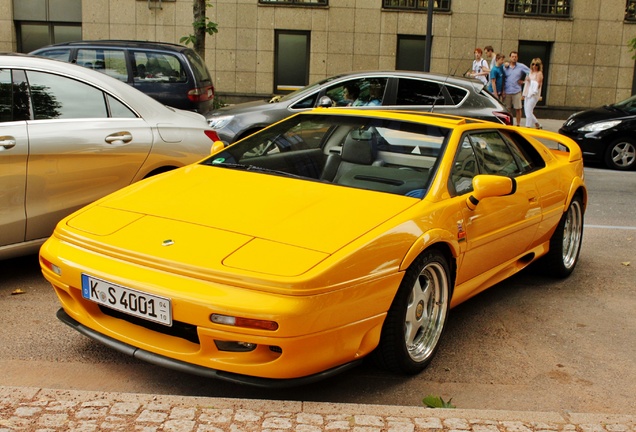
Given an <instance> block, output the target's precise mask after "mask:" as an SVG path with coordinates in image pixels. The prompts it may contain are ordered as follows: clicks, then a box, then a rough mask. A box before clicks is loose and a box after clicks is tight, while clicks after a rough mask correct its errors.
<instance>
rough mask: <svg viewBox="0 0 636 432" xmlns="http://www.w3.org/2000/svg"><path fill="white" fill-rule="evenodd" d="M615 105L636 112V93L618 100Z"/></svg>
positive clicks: (626, 110) (631, 112) (632, 112)
mask: <svg viewBox="0 0 636 432" xmlns="http://www.w3.org/2000/svg"><path fill="white" fill-rule="evenodd" d="M614 106H615V107H617V108H620V109H621V110H623V111H625V112H628V113H630V114H636V95H634V96H632V97H630V98H628V99H625V100H624V101H621V102H618V103H617V104H614Z"/></svg>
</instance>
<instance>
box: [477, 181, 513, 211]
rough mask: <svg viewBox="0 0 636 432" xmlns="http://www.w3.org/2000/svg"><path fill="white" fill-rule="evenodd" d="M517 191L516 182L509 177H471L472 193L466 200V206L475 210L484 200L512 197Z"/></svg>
mask: <svg viewBox="0 0 636 432" xmlns="http://www.w3.org/2000/svg"><path fill="white" fill-rule="evenodd" d="M516 190H517V181H516V180H515V179H513V178H510V177H505V176H496V175H484V174H481V175H476V176H475V177H473V192H472V193H471V194H470V196H469V197H468V198H466V205H467V206H468V208H469V209H470V210H475V208H476V207H477V204H479V201H481V200H483V199H484V198H492V197H500V196H506V195H512V194H513V193H515V192H516Z"/></svg>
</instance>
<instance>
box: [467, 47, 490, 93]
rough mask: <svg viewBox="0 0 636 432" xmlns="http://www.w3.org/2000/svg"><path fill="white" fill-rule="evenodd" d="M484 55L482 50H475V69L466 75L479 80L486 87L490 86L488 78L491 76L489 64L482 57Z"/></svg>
mask: <svg viewBox="0 0 636 432" xmlns="http://www.w3.org/2000/svg"><path fill="white" fill-rule="evenodd" d="M482 54H483V51H482V50H481V48H475V60H473V67H472V69H471V70H470V71H469V72H468V73H467V74H466V75H467V76H469V77H471V78H477V79H478V80H479V81H481V82H483V83H484V85H486V84H488V77H489V76H490V67H489V66H488V62H487V61H486V60H484V59H483V58H482V57H481V56H482Z"/></svg>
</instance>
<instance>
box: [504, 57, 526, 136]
mask: <svg viewBox="0 0 636 432" xmlns="http://www.w3.org/2000/svg"><path fill="white" fill-rule="evenodd" d="M518 59H519V53H518V52H517V51H511V52H510V61H509V62H508V63H506V64H505V65H504V75H505V77H506V81H505V83H504V105H506V108H507V109H508V111H510V113H513V112H514V114H515V118H516V119H517V126H519V125H521V109H522V108H523V102H522V100H521V90H522V87H521V86H522V85H523V83H524V81H525V78H526V75H527V74H528V73H530V68H529V67H528V66H526V65H524V64H523V63H517V60H518ZM513 109H514V111H513Z"/></svg>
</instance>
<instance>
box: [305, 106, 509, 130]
mask: <svg viewBox="0 0 636 432" xmlns="http://www.w3.org/2000/svg"><path fill="white" fill-rule="evenodd" d="M313 114H324V115H335V116H356V117H374V118H382V119H394V120H408V121H414V122H418V123H428V124H434V125H436V126H445V127H453V126H460V125H464V124H472V123H475V124H490V123H491V122H487V121H485V120H479V119H474V118H470V117H462V116H458V115H452V114H440V113H431V112H423V111H408V110H382V109H376V110H358V109H352V108H314V109H311V110H309V111H303V112H300V113H298V114H297V115H301V116H302V115H313ZM495 124H496V123H495Z"/></svg>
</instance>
